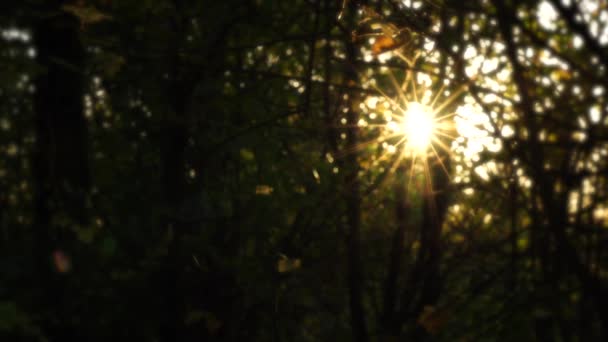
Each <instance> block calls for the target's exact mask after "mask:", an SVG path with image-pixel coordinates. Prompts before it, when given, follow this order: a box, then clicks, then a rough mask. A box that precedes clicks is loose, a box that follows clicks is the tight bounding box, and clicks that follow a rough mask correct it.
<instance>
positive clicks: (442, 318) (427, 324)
mask: <svg viewBox="0 0 608 342" xmlns="http://www.w3.org/2000/svg"><path fill="white" fill-rule="evenodd" d="M447 318H448V315H447V313H446V312H445V311H440V310H437V309H436V308H435V307H434V306H432V305H426V306H425V307H424V309H422V313H420V316H418V321H417V323H418V324H420V325H421V326H422V327H423V328H424V329H425V330H426V331H428V332H429V334H436V333H437V332H439V329H440V328H441V327H442V326H443V325H444V324H445V322H446V321H447Z"/></svg>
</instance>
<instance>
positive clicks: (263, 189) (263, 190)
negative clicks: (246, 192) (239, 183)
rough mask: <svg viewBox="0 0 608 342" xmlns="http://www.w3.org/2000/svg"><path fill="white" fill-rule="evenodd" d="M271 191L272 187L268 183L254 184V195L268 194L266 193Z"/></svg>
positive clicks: (268, 193)
mask: <svg viewBox="0 0 608 342" xmlns="http://www.w3.org/2000/svg"><path fill="white" fill-rule="evenodd" d="M272 191H274V189H273V188H272V187H271V186H269V185H263V184H261V185H256V187H255V194H256V195H263V196H268V195H270V194H272Z"/></svg>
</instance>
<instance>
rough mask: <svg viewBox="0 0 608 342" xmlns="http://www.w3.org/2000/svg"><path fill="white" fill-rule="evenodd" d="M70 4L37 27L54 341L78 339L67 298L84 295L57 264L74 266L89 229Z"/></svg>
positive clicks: (39, 152) (40, 214) (44, 232)
mask: <svg viewBox="0 0 608 342" xmlns="http://www.w3.org/2000/svg"><path fill="white" fill-rule="evenodd" d="M63 3H64V1H48V2H47V6H46V7H45V8H44V9H45V10H46V11H48V12H49V13H52V15H44V16H41V18H40V19H39V20H38V22H37V23H36V25H35V28H34V45H35V47H36V53H37V62H38V63H39V64H40V66H41V67H43V68H44V70H42V71H41V73H40V74H39V75H38V76H37V78H36V80H35V87H36V90H35V94H34V110H35V116H36V131H35V135H36V143H35V153H34V158H33V163H32V164H33V169H34V171H33V172H34V178H35V179H34V183H35V191H34V193H35V195H34V196H35V198H34V201H35V203H34V207H35V213H34V227H35V229H36V232H35V241H36V246H35V252H34V255H35V257H36V263H37V273H38V274H37V277H38V281H39V284H43V287H44V290H43V297H44V298H45V299H44V300H43V303H42V305H43V308H44V310H45V311H46V310H48V311H46V313H47V314H48V315H50V317H48V318H47V319H48V321H46V322H43V324H42V325H43V326H44V328H45V329H46V331H45V334H46V335H47V337H48V339H49V340H50V341H71V340H75V339H76V335H75V333H74V330H75V329H74V327H72V326H70V323H68V322H69V321H70V319H71V316H72V315H74V313H73V312H72V310H71V309H70V305H69V303H70V302H71V300H70V301H68V299H69V298H73V297H74V296H76V295H77V293H70V294H69V296H68V291H69V289H68V288H67V286H68V281H67V280H68V278H69V277H70V275H69V274H68V272H69V267H68V268H66V267H62V266H61V265H57V264H55V268H54V269H53V267H52V263H51V258H52V255H53V254H55V256H56V257H59V256H61V257H64V258H66V259H67V260H69V256H70V255H71V254H72V253H73V252H74V250H73V247H74V246H73V245H74V244H73V243H71V239H70V236H69V235H70V230H72V229H78V227H82V226H84V225H86V224H87V221H88V219H87V213H86V212H87V210H86V201H87V194H88V191H89V187H90V184H89V183H90V181H89V167H88V157H87V150H88V149H87V126H86V120H85V118H84V113H83V95H84V81H85V78H84V70H83V69H84V59H85V52H84V48H83V46H82V43H81V40H80V37H79V31H78V30H79V22H78V20H77V19H76V18H75V17H73V16H72V15H70V14H67V13H65V12H63V11H61V9H60V8H61V5H62V4H63ZM58 218H62V219H61V220H59V219H58ZM64 261H65V259H64ZM63 266H65V265H63ZM57 318H58V320H57ZM52 321H53V323H51V322H52Z"/></svg>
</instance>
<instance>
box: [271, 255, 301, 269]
mask: <svg viewBox="0 0 608 342" xmlns="http://www.w3.org/2000/svg"><path fill="white" fill-rule="evenodd" d="M301 267H302V260H300V259H298V258H294V259H290V258H288V257H286V256H285V255H282V254H281V256H280V258H279V261H278V262H277V271H278V272H279V273H287V272H292V271H295V270H297V269H299V268H301Z"/></svg>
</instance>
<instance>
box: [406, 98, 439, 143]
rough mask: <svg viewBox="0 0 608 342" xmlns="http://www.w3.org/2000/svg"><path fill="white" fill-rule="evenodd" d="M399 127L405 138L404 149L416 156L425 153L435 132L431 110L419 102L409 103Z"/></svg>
mask: <svg viewBox="0 0 608 342" xmlns="http://www.w3.org/2000/svg"><path fill="white" fill-rule="evenodd" d="M401 126H402V129H403V134H404V135H405V138H406V149H409V150H412V151H413V152H415V153H416V154H424V153H426V151H427V149H428V148H429V146H430V144H431V142H432V140H433V136H434V131H435V122H434V115H433V110H432V109H431V108H429V107H428V106H425V105H423V104H421V103H419V102H409V103H408V104H407V108H406V110H405V112H404V114H403V122H402V124H401Z"/></svg>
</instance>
